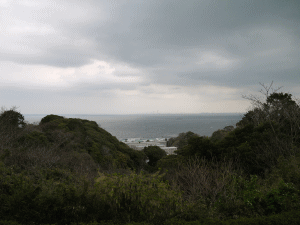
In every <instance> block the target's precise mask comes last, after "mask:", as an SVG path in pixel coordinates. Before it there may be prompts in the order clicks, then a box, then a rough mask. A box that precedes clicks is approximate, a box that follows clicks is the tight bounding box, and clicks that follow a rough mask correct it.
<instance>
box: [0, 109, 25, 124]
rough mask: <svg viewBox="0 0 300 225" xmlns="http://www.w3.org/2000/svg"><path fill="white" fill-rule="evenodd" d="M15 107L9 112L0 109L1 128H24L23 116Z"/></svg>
mask: <svg viewBox="0 0 300 225" xmlns="http://www.w3.org/2000/svg"><path fill="white" fill-rule="evenodd" d="M16 109H17V108H16V107H12V108H11V109H10V110H5V109H4V108H2V110H1V113H0V124H1V126H5V127H8V126H9V127H11V128H24V127H25V122H24V116H23V115H22V114H21V113H19V112H17V111H16Z"/></svg>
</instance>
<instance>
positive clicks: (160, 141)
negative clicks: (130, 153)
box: [121, 138, 177, 155]
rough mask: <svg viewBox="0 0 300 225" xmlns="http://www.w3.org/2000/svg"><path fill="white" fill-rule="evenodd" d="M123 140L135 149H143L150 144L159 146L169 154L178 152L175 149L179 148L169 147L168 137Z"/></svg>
mask: <svg viewBox="0 0 300 225" xmlns="http://www.w3.org/2000/svg"><path fill="white" fill-rule="evenodd" d="M121 141H122V142H124V143H125V144H127V145H128V146H129V147H131V148H133V149H135V150H143V149H144V148H145V147H149V146H158V147H160V148H161V149H162V150H164V151H165V152H166V153H167V154H168V155H173V154H176V153H174V151H176V150H177V147H167V142H168V139H167V138H155V139H151V138H150V139H147V138H126V139H122V140H121Z"/></svg>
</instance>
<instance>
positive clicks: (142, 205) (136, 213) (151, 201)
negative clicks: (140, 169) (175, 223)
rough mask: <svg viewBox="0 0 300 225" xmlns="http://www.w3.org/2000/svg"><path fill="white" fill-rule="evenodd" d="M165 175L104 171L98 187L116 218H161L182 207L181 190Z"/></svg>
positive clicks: (161, 219) (146, 219)
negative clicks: (171, 184)
mask: <svg viewBox="0 0 300 225" xmlns="http://www.w3.org/2000/svg"><path fill="white" fill-rule="evenodd" d="M162 176H163V175H158V173H156V174H152V175H145V174H143V173H140V174H135V173H133V172H131V173H130V174H129V175H120V174H100V177H99V178H97V179H96V189H95V190H96V192H97V195H99V196H100V199H101V201H103V202H104V203H105V204H106V205H107V207H108V211H109V213H110V215H112V216H113V219H114V220H120V219H121V220H123V221H124V222H130V221H148V222H159V221H160V222H161V221H164V220H166V219H168V218H171V217H173V216H174V215H176V213H178V212H180V211H181V210H182V199H181V194H180V193H179V192H176V191H174V190H172V189H171V188H170V186H169V185H168V184H167V183H165V182H163V181H162Z"/></svg>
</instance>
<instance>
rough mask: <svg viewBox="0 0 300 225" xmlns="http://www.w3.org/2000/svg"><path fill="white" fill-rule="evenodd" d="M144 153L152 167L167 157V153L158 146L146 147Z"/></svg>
mask: <svg viewBox="0 0 300 225" xmlns="http://www.w3.org/2000/svg"><path fill="white" fill-rule="evenodd" d="M143 152H144V153H145V155H146V156H147V157H148V159H149V162H148V165H149V166H152V167H155V166H156V164H157V161H158V160H160V159H161V158H163V157H165V156H167V153H166V152H165V151H164V150H162V149H161V148H160V147H158V146H149V147H145V148H144V150H143Z"/></svg>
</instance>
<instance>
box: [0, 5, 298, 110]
mask: <svg viewBox="0 0 300 225" xmlns="http://www.w3.org/2000/svg"><path fill="white" fill-rule="evenodd" d="M0 11H1V13H0V24H1V25H0V28H1V29H0V40H1V42H0V71H1V73H0V81H1V83H0V88H1V89H0V100H1V102H2V105H5V106H7V107H9V106H11V105H17V106H20V110H21V111H22V112H24V113H99V114H100V113H118V114H119V113H149V112H153V111H157V110H159V111H160V112H163V113H197V112H244V111H245V110H247V107H249V103H248V102H247V101H244V100H243V99H241V94H247V93H249V92H253V91H256V90H259V89H260V87H259V85H258V84H259V82H261V83H270V82H271V81H274V83H275V85H278V86H284V88H283V89H282V90H283V91H287V92H289V91H291V90H292V91H294V92H293V93H292V94H294V95H295V96H296V97H299V96H300V91H299V90H298V89H297V87H298V86H299V81H300V79H299V78H300V74H299V71H300V66H299V65H300V28H299V27H300V26H299V24H300V14H299V12H300V2H297V1H277V0H276V1H274V0H265V1H254V2H253V1H247V0H231V1H217V0H203V1H198V0H190V1H177V0H175V1H174V0H172V1H171V0H164V1H157V0H152V1H138V0H132V1H125V0H106V1H95V0H87V1H79V0H77V1H76V0H72V1H70V0H66V1H58V0H39V1H34V0H0Z"/></svg>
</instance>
